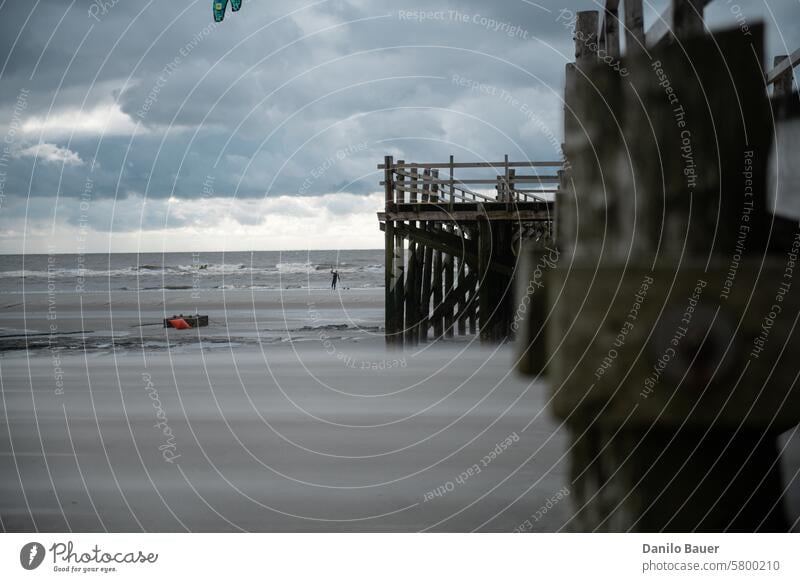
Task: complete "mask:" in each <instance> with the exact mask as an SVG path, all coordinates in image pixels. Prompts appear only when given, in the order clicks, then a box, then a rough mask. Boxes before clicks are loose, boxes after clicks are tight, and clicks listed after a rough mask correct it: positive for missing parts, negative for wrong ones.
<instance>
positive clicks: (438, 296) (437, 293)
mask: <svg viewBox="0 0 800 582" xmlns="http://www.w3.org/2000/svg"><path fill="white" fill-rule="evenodd" d="M431 176H432V177H433V178H438V177H439V170H438V169H433V170H432V171H431ZM431 202H433V203H438V202H439V185H438V184H432V185H431ZM429 225H431V230H432V231H437V230H438V229H440V228H441V227H440V226H439V225H437V224H435V223H430V222H429ZM426 247H427V248H432V247H430V246H429V245H426ZM431 284H432V286H433V289H432V298H433V307H432V312H431V316H430V318H431V319H432V321H433V336H434V337H435V338H436V339H438V338H440V337H442V334H443V333H444V320H443V319H442V317H441V316H439V317H435V316H434V315H433V313H435V310H436V307H437V306H438V305H439V304H441V302H442V299H443V297H444V292H443V289H442V251H440V250H439V249H433V281H432V283H431Z"/></svg>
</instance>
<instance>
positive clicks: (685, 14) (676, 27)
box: [644, 0, 711, 48]
mask: <svg viewBox="0 0 800 582" xmlns="http://www.w3.org/2000/svg"><path fill="white" fill-rule="evenodd" d="M710 3H711V0H671V1H670V4H669V6H667V8H666V9H665V10H664V12H662V13H661V16H659V17H658V19H657V20H656V21H655V23H653V26H651V27H650V28H649V29H648V30H647V32H646V33H645V35H644V36H645V43H646V44H647V47H648V48H653V47H656V46H658V45H659V44H661V43H662V42H666V41H668V40H669V39H671V38H673V37H675V36H677V37H679V38H685V37H686V36H690V35H692V34H697V33H700V32H702V31H703V9H704V8H705V7H706V6H708V5H709V4H710ZM698 13H699V14H698Z"/></svg>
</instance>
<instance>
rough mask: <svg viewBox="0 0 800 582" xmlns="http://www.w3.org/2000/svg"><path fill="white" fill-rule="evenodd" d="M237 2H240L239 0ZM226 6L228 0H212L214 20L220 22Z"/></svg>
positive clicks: (223, 16)
mask: <svg viewBox="0 0 800 582" xmlns="http://www.w3.org/2000/svg"><path fill="white" fill-rule="evenodd" d="M239 3H240V4H241V0H240V2H239ZM227 7H228V0H214V22H222V19H223V18H225V9H226V8H227Z"/></svg>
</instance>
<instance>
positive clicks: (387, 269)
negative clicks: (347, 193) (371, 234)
mask: <svg viewBox="0 0 800 582" xmlns="http://www.w3.org/2000/svg"><path fill="white" fill-rule="evenodd" d="M392 164H393V159H392V156H384V158H383V165H384V170H383V184H384V200H385V202H384V207H385V211H386V212H387V213H388V212H392V211H393V210H394V207H395V204H394V171H393V169H392ZM384 228H385V229H386V230H385V233H384V235H385V236H384V238H385V240H384V246H385V249H384V283H385V288H384V301H383V303H384V335H385V337H386V343H387V344H390V345H395V344H396V343H397V338H396V336H395V333H396V331H397V330H396V329H395V325H396V322H395V313H394V307H395V304H394V296H395V293H396V288H395V286H396V284H397V271H396V270H395V263H394V260H395V249H394V221H392V220H389V219H387V220H386V222H385V225H384Z"/></svg>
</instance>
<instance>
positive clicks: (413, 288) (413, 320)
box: [405, 167, 420, 346]
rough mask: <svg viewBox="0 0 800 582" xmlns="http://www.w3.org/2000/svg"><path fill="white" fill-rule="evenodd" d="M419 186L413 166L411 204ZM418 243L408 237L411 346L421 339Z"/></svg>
mask: <svg viewBox="0 0 800 582" xmlns="http://www.w3.org/2000/svg"><path fill="white" fill-rule="evenodd" d="M418 188H419V182H418V178H417V168H416V167H414V168H411V181H410V185H409V202H410V203H411V204H414V203H416V201H417V189H418ZM408 224H409V225H410V226H412V227H416V225H417V222H416V221H414V220H412V221H410V222H409V223H408ZM417 246H418V243H417V242H415V241H414V240H413V239H412V238H410V237H409V239H408V267H407V271H406V290H405V295H406V305H405V309H406V326H405V335H406V339H405V341H406V344H408V345H410V346H414V345H416V344H417V343H418V341H419V330H418V328H417V326H418V324H419V306H418V302H417V298H418V297H419V293H418V290H417V288H418V284H417V282H418V279H419V275H420V273H419V262H418V258H419V253H418V252H417Z"/></svg>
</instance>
